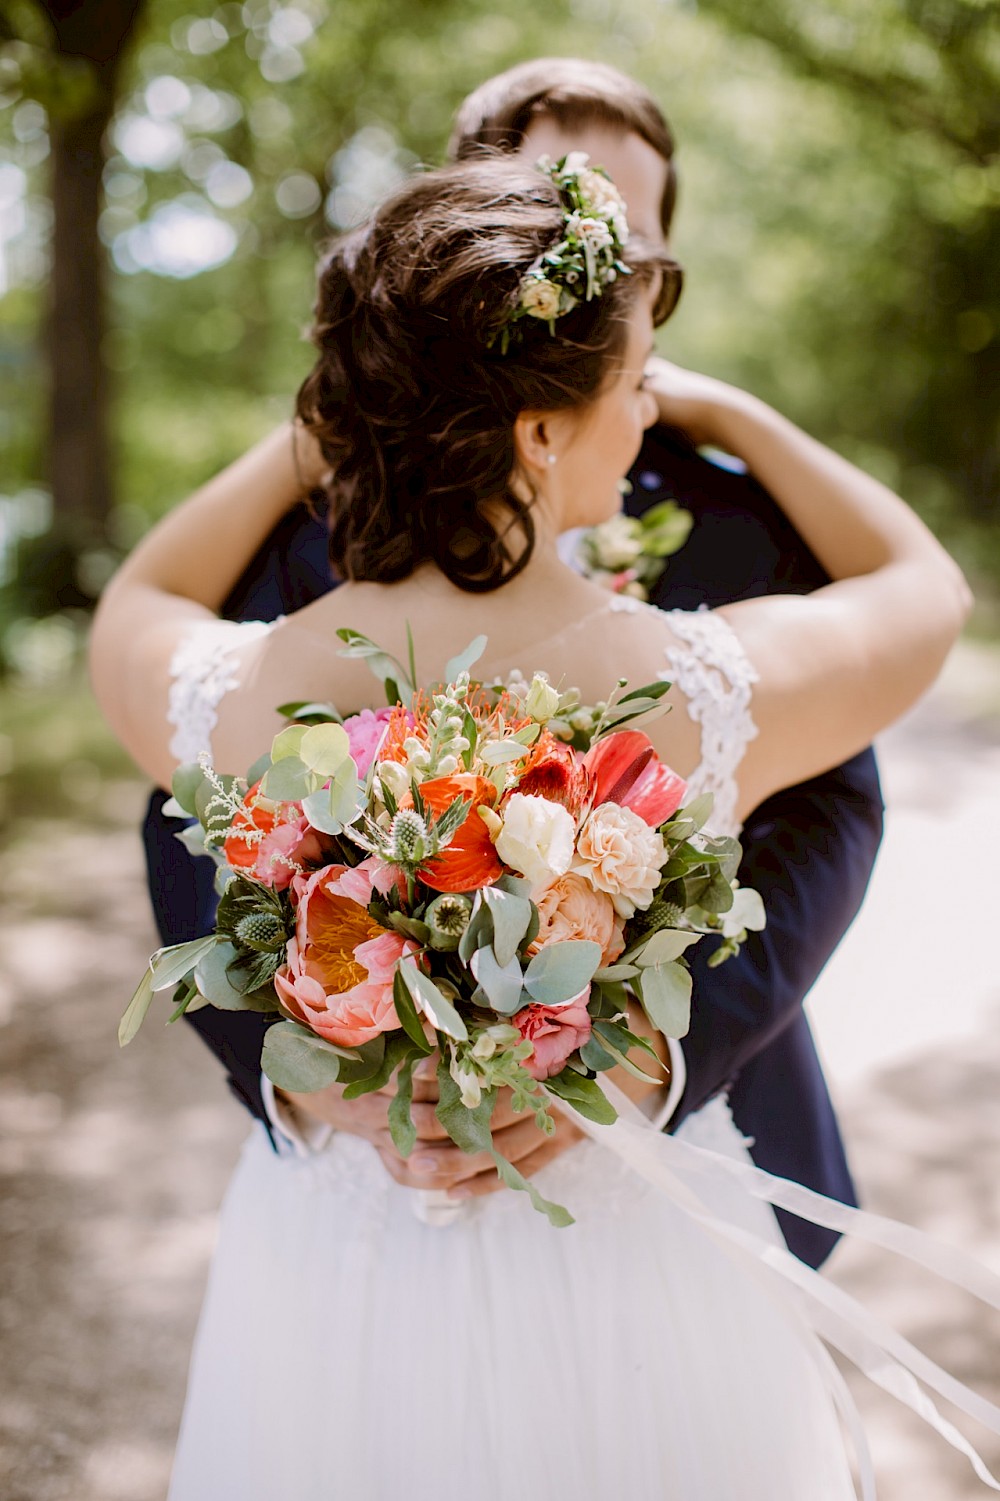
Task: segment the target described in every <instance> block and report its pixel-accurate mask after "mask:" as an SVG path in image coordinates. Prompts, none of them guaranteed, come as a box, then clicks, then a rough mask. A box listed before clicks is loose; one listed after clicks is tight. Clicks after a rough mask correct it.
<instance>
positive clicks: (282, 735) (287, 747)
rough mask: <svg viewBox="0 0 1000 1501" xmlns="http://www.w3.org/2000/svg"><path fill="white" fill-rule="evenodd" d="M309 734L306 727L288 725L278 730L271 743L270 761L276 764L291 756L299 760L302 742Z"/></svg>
mask: <svg viewBox="0 0 1000 1501" xmlns="http://www.w3.org/2000/svg"><path fill="white" fill-rule="evenodd" d="M308 733H309V727H308V725H304V724H290V725H287V726H286V727H285V729H283V730H279V731H278V733H277V735H275V737H274V739H273V740H272V742H271V760H272V761H274V762H275V763H277V762H278V761H284V760H285V759H286V758H287V757H289V756H291V757H293V758H296V759H301V755H300V753H301V750H302V742H303V740H304V739H305V738H306V735H307V734H308Z"/></svg>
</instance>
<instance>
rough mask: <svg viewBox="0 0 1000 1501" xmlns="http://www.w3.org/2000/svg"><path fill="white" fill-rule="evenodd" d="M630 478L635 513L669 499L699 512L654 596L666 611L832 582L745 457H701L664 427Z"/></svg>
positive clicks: (653, 432) (648, 440)
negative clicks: (749, 469) (748, 468)
mask: <svg viewBox="0 0 1000 1501" xmlns="http://www.w3.org/2000/svg"><path fill="white" fill-rule="evenodd" d="M629 480H630V482H631V485H632V491H631V494H630V495H629V497H628V500H627V501H626V508H627V510H628V511H629V513H630V514H631V515H633V516H640V515H642V514H643V512H645V511H647V510H649V508H650V507H651V506H653V505H656V504H658V503H659V502H661V501H665V500H672V501H675V502H676V503H677V504H678V505H679V506H682V507H683V508H684V509H685V510H687V511H689V512H690V514H691V518H692V523H693V524H692V528H691V533H690V536H689V537H688V539H687V541H686V542H685V544H684V546H683V547H682V548H681V549H680V551H679V552H677V553H676V554H675V555H674V556H673V557H670V558H668V559H667V560H666V566H665V569H664V572H663V576H662V578H661V579H660V581H659V583H658V584H657V586H656V588H655V590H654V592H653V596H652V597H653V601H654V603H656V604H657V605H659V606H660V607H661V608H663V609H697V607H698V606H699V605H701V604H707V605H710V606H717V605H722V604H730V603H732V602H733V601H734V600H738V599H753V598H757V597H759V596H760V595H762V594H804V593H808V592H809V591H810V590H813V589H818V588H820V587H821V586H822V585H823V584H825V583H828V582H829V579H828V576H827V574H826V573H825V572H824V570H823V568H822V567H821V565H820V563H819V562H818V560H817V559H816V557H815V555H814V554H813V553H812V551H811V550H810V549H809V547H808V546H807V544H806V543H805V541H804V540H803V538H802V537H801V536H800V535H799V533H798V532H797V531H796V530H795V528H794V527H793V526H792V525H791V523H790V522H789V521H788V520H787V519H786V517H785V515H784V514H783V512H782V511H781V509H780V507H779V506H778V505H777V503H776V502H775V501H774V500H773V498H772V497H771V496H770V495H769V494H768V492H767V491H766V490H765V489H764V487H763V486H762V485H760V484H759V483H758V482H757V480H755V479H754V478H753V476H752V475H750V474H748V473H747V471H746V468H745V467H744V466H743V465H742V464H741V463H740V461H739V460H738V459H734V458H731V457H730V456H729V455H726V454H721V453H715V452H711V453H703V452H699V451H698V450H697V449H696V448H694V447H692V445H691V444H690V443H689V442H688V440H687V439H686V437H685V436H684V435H683V434H682V433H678V432H676V431H675V430H673V429H671V428H666V427H660V426H657V427H654V428H651V429H650V430H649V432H648V433H647V434H646V437H645V440H644V442H643V445H642V449H641V451H640V453H639V457H638V458H637V460H636V462H635V465H634V466H633V469H632V471H631V473H630V475H629Z"/></svg>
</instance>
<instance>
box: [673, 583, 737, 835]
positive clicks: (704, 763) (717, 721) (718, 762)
mask: <svg viewBox="0 0 1000 1501" xmlns="http://www.w3.org/2000/svg"><path fill="white" fill-rule="evenodd" d="M664 613H665V615H666V619H667V620H668V621H669V623H670V628H671V630H672V631H673V632H674V634H675V635H676V636H679V637H680V638H681V640H682V641H683V642H684V643H685V645H684V646H683V647H680V646H670V647H667V660H668V661H669V663H670V671H669V672H664V673H661V674H660V676H661V677H664V678H669V679H670V680H671V681H672V682H674V683H676V684H677V687H678V688H679V689H680V691H681V692H682V693H683V694H684V696H685V698H686V699H687V707H688V713H689V714H690V716H691V718H692V719H693V720H694V721H695V722H696V723H697V724H700V725H701V760H700V762H699V763H698V766H697V768H696V769H695V771H694V772H693V773H692V774H691V776H690V777H689V779H688V790H689V791H690V792H692V793H695V794H699V793H702V792H711V793H712V794H713V796H714V797H715V807H714V809H713V811H712V818H711V826H712V828H713V829H714V830H715V831H716V832H717V833H720V834H722V833H726V834H729V833H733V834H735V833H736V832H738V830H739V820H738V819H737V817H736V805H737V798H738V787H737V781H736V772H737V770H738V768H739V764H740V762H741V761H742V759H743V755H744V752H745V751H746V748H747V746H748V745H749V743H750V741H751V740H753V739H754V737H755V736H756V735H757V733H758V731H757V726H756V725H755V724H754V722H753V716H752V714H751V712H750V700H751V697H752V694H753V684H754V683H755V682H756V681H757V676H758V674H757V672H756V671H755V670H754V668H753V666H752V665H751V663H750V659H749V658H748V657H747V654H746V652H745V651H744V650H743V647H742V646H741V645H740V641H739V637H738V636H737V635H736V632H735V631H734V630H733V628H732V626H731V625H730V624H729V623H728V621H726V620H725V619H724V618H723V617H722V616H721V615H717V614H716V613H715V612H714V611H711V610H667V611H665V612H664Z"/></svg>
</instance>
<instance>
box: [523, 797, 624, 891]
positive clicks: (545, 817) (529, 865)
mask: <svg viewBox="0 0 1000 1501" xmlns="http://www.w3.org/2000/svg"><path fill="white" fill-rule="evenodd" d="M502 812H503V828H502V829H501V830H500V833H499V834H498V835H497V838H496V840H495V841H494V842H495V844H496V852H497V854H498V855H499V856H500V859H501V860H503V862H504V864H505V865H509V866H510V867H511V868H512V869H513V870H517V871H520V873H521V875H522V876H526V877H527V878H528V880H529V881H530V882H531V884H532V885H533V886H542V885H547V884H548V882H549V881H553V880H555V878H556V876H562V875H565V874H566V872H567V871H568V870H569V867H570V864H571V863H572V860H573V836H574V834H575V833H576V825H575V824H574V822H573V816H572V814H571V813H570V812H569V810H568V809H567V808H564V807H563V805H562V803H552V802H550V801H549V799H548V798H547V797H537V796H536V795H535V794H534V793H532V792H513V793H511V795H510V797H509V798H508V799H507V801H506V802H505V803H504V805H503V810H502ZM643 827H645V825H644V826H643Z"/></svg>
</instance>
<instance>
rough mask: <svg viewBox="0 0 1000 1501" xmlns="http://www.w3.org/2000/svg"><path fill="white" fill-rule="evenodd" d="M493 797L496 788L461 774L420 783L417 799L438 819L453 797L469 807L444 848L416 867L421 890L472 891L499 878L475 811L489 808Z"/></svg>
mask: <svg viewBox="0 0 1000 1501" xmlns="http://www.w3.org/2000/svg"><path fill="white" fill-rule="evenodd" d="M496 795H497V794H496V788H495V787H494V786H493V783H492V782H491V781H489V780H488V779H487V778H486V777H477V776H473V775H471V774H469V773H465V772H458V773H456V774H455V775H454V776H450V777H434V778H432V780H430V781H428V782H421V784H420V796H421V797H422V798H423V800H424V802H425V803H426V805H427V807H428V808H429V809H430V811H431V812H432V813H433V814H434V815H435V816H436V817H438V818H440V816H441V814H442V813H443V812H444V811H445V809H446V808H448V807H449V806H450V805H451V804H452V803H453V802H454V801H455V799H456V798H457V797H461V798H464V799H465V800H466V801H467V802H471V804H472V807H471V808H470V809H469V811H468V813H467V814H466V815H465V822H464V823H462V824H460V825H459V827H458V828H457V829H456V830H455V833H454V834H453V835H452V838H451V842H450V843H449V844H448V846H447V848H445V849H443V850H442V851H441V853H440V855H435V856H434V858H433V859H432V860H429V861H428V862H427V864H426V865H422V866H421V867H420V872H419V874H420V879H421V880H422V881H423V883H424V885H425V886H429V887H430V888H431V890H432V891H474V890H475V889H476V888H477V887H479V886H492V884H493V882H494V881H496V880H497V879H498V878H499V877H500V876H502V875H503V864H502V862H501V860H500V857H499V855H498V854H497V852H496V850H495V849H494V848H493V841H492V839H491V838H490V832H489V829H487V827H486V825H485V823H484V822H483V820H482V819H481V818H480V817H479V814H478V812H477V811H476V810H477V809H478V808H481V807H484V806H485V807H492V806H493V803H494V802H495V801H496Z"/></svg>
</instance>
